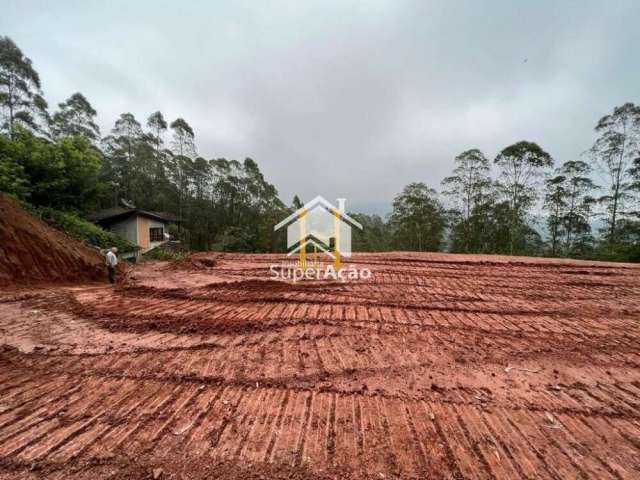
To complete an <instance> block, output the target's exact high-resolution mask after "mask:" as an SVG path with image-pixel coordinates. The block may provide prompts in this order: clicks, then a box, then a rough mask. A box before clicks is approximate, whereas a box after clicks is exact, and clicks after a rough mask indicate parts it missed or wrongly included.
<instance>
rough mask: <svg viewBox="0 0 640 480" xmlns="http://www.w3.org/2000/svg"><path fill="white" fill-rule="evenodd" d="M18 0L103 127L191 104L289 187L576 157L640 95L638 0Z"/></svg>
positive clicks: (190, 117) (207, 131) (40, 56)
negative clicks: (612, 113)
mask: <svg viewBox="0 0 640 480" xmlns="http://www.w3.org/2000/svg"><path fill="white" fill-rule="evenodd" d="M4 3H5V5H4V6H2V8H1V10H2V12H3V16H2V18H0V31H2V32H3V33H4V34H7V35H9V36H11V37H12V38H13V39H14V40H15V41H16V42H17V43H18V45H19V46H20V47H21V48H22V49H23V50H24V52H25V53H26V54H27V55H28V56H30V57H31V58H32V60H33V61H34V64H35V66H36V68H37V70H38V71H39V72H40V74H41V77H42V80H43V88H44V90H45V94H46V97H47V99H48V100H49V101H50V103H51V104H52V105H53V104H55V103H57V102H60V101H62V100H64V99H65V98H66V97H68V96H69V95H70V94H71V93H73V92H75V91H81V92H82V93H84V94H85V95H86V96H87V97H88V98H89V100H90V101H91V102H92V103H93V105H94V107H95V108H96V109H97V110H98V112H99V115H100V125H101V127H102V129H103V132H106V131H108V130H109V129H110V128H111V126H112V125H113V122H114V120H115V119H116V117H117V116H118V114H119V113H121V112H124V111H131V112H132V113H134V114H135V115H136V116H137V117H138V118H139V119H140V120H144V119H145V118H146V116H147V115H148V114H149V113H151V112H152V111H155V110H158V109H160V110H162V111H163V113H164V114H165V116H166V117H167V118H171V119H173V118H175V117H177V116H183V117H184V118H185V119H187V121H189V122H190V123H191V124H192V126H193V127H194V129H195V131H196V135H197V142H198V146H199V152H200V154H202V155H203V156H205V157H207V158H211V157H222V156H224V157H227V158H239V159H241V158H243V157H245V156H251V157H253V158H254V159H256V160H257V161H258V163H259V164H260V167H261V168H262V169H263V170H264V172H265V174H266V175H267V178H269V179H270V180H271V181H272V182H273V183H274V184H276V186H277V187H278V188H279V190H280V193H281V197H282V198H283V200H285V201H286V202H289V201H290V199H291V197H292V196H293V194H294V193H297V194H299V195H301V196H302V197H303V198H307V199H309V198H311V197H313V196H315V195H316V194H323V195H325V196H327V197H329V198H335V197H338V196H344V197H347V199H348V201H349V203H350V204H351V207H356V208H360V209H364V210H380V209H381V208H383V207H384V206H385V205H386V206H388V205H390V203H391V200H392V198H393V196H394V195H395V194H396V193H397V192H398V191H399V190H400V189H401V188H402V187H403V186H404V185H405V184H407V183H409V182H411V181H424V182H426V183H428V184H430V185H431V186H434V187H438V185H439V182H440V180H441V179H442V178H443V177H444V176H445V175H447V174H448V172H449V171H450V169H451V166H452V161H453V158H454V157H455V155H456V154H458V153H459V152H461V151H462V150H465V149H467V148H472V147H478V148H481V149H482V150H483V151H485V153H486V154H487V155H489V156H493V155H495V154H496V153H497V151H498V150H499V149H501V148H502V147H504V146H506V145H507V144H509V143H512V142H514V141H517V140H521V139H528V140H533V141H536V142H538V143H540V144H541V145H542V146H543V147H544V148H545V149H547V150H548V151H549V152H550V153H551V154H552V155H553V156H554V157H555V158H556V160H557V161H565V160H569V159H575V158H577V157H578V156H579V155H580V153H581V152H582V151H584V150H585V149H586V148H588V147H589V146H590V145H591V143H592V140H593V126H594V125H595V123H596V121H597V120H598V118H599V117H600V116H602V115H603V114H605V113H607V112H608V111H609V110H611V109H612V108H613V106H614V105H618V104H621V103H623V102H625V101H634V102H640V99H639V98H638V85H639V84H640V66H639V65H638V62H637V58H636V55H634V54H635V53H636V52H635V51H636V50H637V46H638V45H639V44H640V33H638V32H639V30H638V29H637V23H638V20H639V19H640V4H638V3H637V2H634V1H618V2H595V1H578V2H569V1H562V2H558V1H544V2H520V1H512V2H504V1H493V2H477V1H466V2H463V1H455V2H426V1H416V2H408V1H398V0H389V1H380V0H378V1H371V2H346V1H335V2H329V1H322V2H320V1H319V2H278V1H273V2H271V1H270V2H258V1H256V2H201V3H197V2H183V3H182V4H175V2H172V3H168V2H167V3H163V2H97V1H83V2H79V1H78V2H70V1H68V2H56V3H55V6H54V4H52V3H51V2H33V1H32V2H8V1H5V2H4Z"/></svg>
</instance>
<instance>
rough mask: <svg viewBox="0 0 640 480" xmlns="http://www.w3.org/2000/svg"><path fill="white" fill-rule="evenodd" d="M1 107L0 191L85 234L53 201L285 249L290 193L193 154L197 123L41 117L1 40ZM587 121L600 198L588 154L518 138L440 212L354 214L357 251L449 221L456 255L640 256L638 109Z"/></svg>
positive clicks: (460, 161) (198, 237) (404, 203)
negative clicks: (563, 154) (170, 218)
mask: <svg viewBox="0 0 640 480" xmlns="http://www.w3.org/2000/svg"><path fill="white" fill-rule="evenodd" d="M0 112H1V113H2V115H3V116H2V118H1V122H0V190H1V191H3V192H6V193H8V194H10V195H12V196H14V197H16V198H18V199H21V200H26V201H28V202H30V203H31V204H33V205H35V206H37V207H40V208H42V207H46V208H45V209H43V210H42V211H43V212H47V215H48V216H49V217H50V219H51V220H53V219H54V217H55V221H56V222H57V224H58V225H60V226H62V227H63V228H68V229H69V230H70V231H72V232H75V234H76V235H78V237H79V238H82V239H84V240H85V241H88V242H90V243H93V244H97V245H100V246H110V244H112V243H115V239H114V238H111V237H104V234H106V232H102V233H100V230H99V229H98V227H95V229H97V230H91V229H90V227H91V224H87V222H84V223H79V222H80V219H79V218H78V217H77V215H74V214H71V213H65V214H62V213H60V212H58V211H68V210H72V211H78V212H85V213H86V212H89V211H93V210H95V209H97V208H106V207H113V206H116V205H118V204H119V201H120V200H121V199H127V200H130V201H131V202H132V203H134V204H135V205H136V206H137V207H139V208H142V209H145V210H152V211H159V212H167V213H171V214H173V215H176V216H178V217H179V218H180V220H181V222H180V224H179V225H178V226H176V227H175V231H174V232H172V233H173V236H174V237H176V238H179V239H180V240H181V241H182V242H183V243H184V244H185V245H187V246H188V247H189V248H191V249H194V250H195V249H198V250H208V249H212V248H213V249H219V250H227V251H246V252H276V251H282V250H283V248H284V245H285V239H284V235H285V232H284V231H282V230H281V231H278V232H274V231H273V225H275V224H276V223H278V222H279V221H280V220H281V219H282V218H284V217H286V216H287V215H288V214H289V213H291V212H292V211H294V210H295V209H297V208H300V207H301V206H302V201H301V200H300V198H299V197H298V196H294V198H293V204H292V206H291V207H287V206H285V205H284V204H283V203H282V202H281V201H280V199H279V198H278V191H277V190H276V188H275V187H274V186H273V185H272V184H270V183H269V182H267V181H266V179H265V178H264V176H263V174H262V172H261V171H260V169H259V167H258V165H257V163H256V162H255V161H254V160H253V159H251V158H246V159H245V160H244V161H237V160H228V159H224V158H219V159H206V158H203V157H200V156H197V153H196V152H197V148H196V141H195V133H194V130H193V128H192V127H191V126H190V125H189V123H187V121H186V120H184V119H183V118H178V119H176V120H174V121H173V122H171V123H169V122H167V121H166V120H165V118H164V117H163V115H162V113H161V112H159V111H158V112H154V113H152V114H151V115H150V116H149V117H148V118H147V121H146V124H145V126H144V127H143V125H142V124H141V123H140V122H139V121H138V120H137V119H136V118H135V117H134V115H133V114H131V113H123V114H121V115H120V117H119V118H118V119H117V121H116V122H115V125H114V127H113V129H112V130H111V132H110V134H109V135H108V136H106V137H105V138H102V139H101V138H100V131H99V129H98V127H97V123H96V116H97V114H96V111H95V109H94V108H93V107H92V106H91V104H90V102H89V101H88V100H87V99H86V98H85V97H84V96H83V95H82V94H81V93H74V94H73V95H71V96H70V97H69V99H67V100H66V101H65V102H63V103H60V104H59V105H58V111H56V112H55V113H54V114H53V116H50V115H49V112H48V111H47V104H46V102H45V100H44V98H43V94H42V91H41V88H40V78H39V76H38V73H37V72H36V70H35V69H34V67H33V65H32V63H31V60H29V58H27V57H25V56H24V55H23V53H22V52H21V51H20V49H19V48H18V47H17V46H16V45H15V43H14V42H13V41H12V40H11V39H9V38H8V37H0ZM49 131H50V132H51V134H52V135H51V136H48V132H49ZM168 131H169V132H170V134H171V139H170V142H167V141H166V139H165V135H167V134H168ZM595 131H596V134H597V138H596V140H595V142H594V144H593V147H592V148H591V150H590V154H591V159H592V160H593V162H594V164H595V165H597V166H599V168H600V170H601V171H602V172H604V173H605V175H606V177H607V185H606V186H605V191H604V194H603V195H602V196H600V198H598V199H597V200H596V199H595V198H594V197H593V195H594V191H595V190H596V189H597V186H596V185H594V183H593V181H592V180H591V177H592V173H591V166H590V165H589V164H587V163H585V162H583V161H572V162H566V163H565V164H564V165H563V166H562V167H561V168H559V169H557V170H556V171H554V172H553V173H551V172H550V169H551V167H552V166H553V159H552V158H551V156H550V155H549V154H548V153H547V152H545V151H544V150H543V149H542V148H540V147H539V146H538V145H537V144H535V143H533V142H527V141H520V142H517V143H514V144H513V145H510V146H508V147H506V148H504V149H503V150H502V151H501V152H500V153H499V154H498V155H497V156H496V158H495V160H494V162H493V164H494V166H495V167H496V168H497V177H496V178H492V177H491V175H490V174H491V171H490V170H491V168H490V167H491V165H490V162H489V160H488V159H487V158H486V157H485V156H484V154H483V153H482V152H481V151H480V150H478V149H471V150H466V151H464V152H462V153H461V154H460V155H458V156H457V157H456V158H455V165H454V169H453V171H452V173H451V175H450V176H448V177H447V178H445V179H444V180H443V182H442V186H443V194H444V195H443V197H444V198H445V199H446V200H447V202H448V203H447V209H446V210H445V209H444V208H443V206H442V205H441V203H440V200H439V199H438V197H437V194H436V192H435V191H434V190H432V189H430V188H428V187H427V186H426V185H424V184H422V183H411V184H409V185H407V186H406V187H405V188H404V189H403V191H402V192H401V193H400V194H399V195H398V196H396V198H395V199H394V201H393V213H392V215H391V216H390V218H389V219H388V221H385V220H383V219H382V218H380V217H378V216H375V215H373V216H369V215H362V214H357V213H356V214H354V213H352V214H351V215H352V216H353V217H355V218H356V219H357V220H358V221H359V222H361V223H362V224H363V225H364V227H365V228H364V231H363V232H360V231H356V230H354V231H353V249H354V250H356V251H357V250H360V251H365V250H366V251H381V250H386V249H391V248H395V249H407V250H438V249H440V248H442V247H443V243H444V242H443V240H444V237H445V227H446V228H447V231H446V233H447V240H448V241H447V245H446V247H447V248H448V249H450V250H452V251H456V252H475V253H509V254H526V255H538V254H541V253H549V254H551V255H567V256H575V257H583V258H588V257H592V256H595V257H597V258H602V259H613V260H629V259H631V260H633V259H636V260H637V259H638V257H639V254H638V250H639V249H640V247H639V246H638V245H639V244H640V208H639V207H638V205H640V107H638V106H636V105H634V104H632V103H626V104H624V105H621V106H618V107H615V108H614V109H613V112H612V113H611V114H608V115H605V116H604V117H602V118H601V119H600V121H599V122H598V123H597V125H596V128H595ZM167 143H169V144H170V147H169V148H168V147H167V146H166V145H167ZM549 173H551V176H550V178H547V179H546V181H545V182H543V177H544V175H546V174H549ZM540 200H542V202H541V201H540ZM539 207H542V208H543V209H544V213H545V220H546V226H547V229H548V231H549V239H548V242H547V245H546V251H545V250H543V244H542V239H541V237H540V235H539V234H538V233H537V232H536V230H535V229H534V228H532V223H531V222H532V219H533V212H536V210H537V209H538V208H539ZM54 212H58V213H54ZM597 214H601V215H603V217H604V220H605V222H606V228H605V229H604V231H603V232H601V233H602V237H601V238H597V237H595V236H594V234H593V233H592V232H591V224H592V222H593V218H594V217H595V216H596V215H597Z"/></svg>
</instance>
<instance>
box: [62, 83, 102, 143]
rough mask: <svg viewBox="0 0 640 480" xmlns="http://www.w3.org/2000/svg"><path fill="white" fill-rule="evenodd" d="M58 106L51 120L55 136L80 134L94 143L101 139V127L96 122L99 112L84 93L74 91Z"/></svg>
mask: <svg viewBox="0 0 640 480" xmlns="http://www.w3.org/2000/svg"><path fill="white" fill-rule="evenodd" d="M58 108H59V110H58V111H57V112H56V113H54V114H53V117H52V121H51V132H52V134H53V136H54V138H64V137H72V136H75V135H80V136H83V137H85V138H87V139H88V140H89V141H91V142H92V143H94V144H95V143H96V142H98V141H99V140H100V128H99V127H98V125H97V124H96V122H95V118H96V115H97V112H96V111H95V109H94V108H93V107H92V106H91V103H89V101H88V100H87V99H86V97H85V96H84V95H82V94H81V93H79V92H77V93H74V94H73V95H71V96H70V97H69V98H68V99H67V100H66V101H65V102H63V103H59V104H58Z"/></svg>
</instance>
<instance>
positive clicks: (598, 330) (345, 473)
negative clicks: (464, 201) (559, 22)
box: [0, 253, 640, 480]
mask: <svg viewBox="0 0 640 480" xmlns="http://www.w3.org/2000/svg"><path fill="white" fill-rule="evenodd" d="M283 260H284V258H283V257H279V256H273V255H219V254H217V255H214V254H211V255H198V256H195V257H191V258H189V259H187V260H185V261H183V262H180V263H179V264H172V265H168V264H163V263H149V264H144V265H142V266H140V267H137V268H136V269H134V271H133V272H131V273H130V274H129V275H128V278H127V280H126V282H125V283H124V284H122V285H120V286H119V287H117V288H115V289H111V288H109V287H106V286H104V285H100V284H83V285H75V286H55V285H48V286H46V287H40V288H30V289H20V290H17V289H16V290H5V291H3V292H2V294H0V344H2V345H4V346H3V347H2V352H1V353H0V378H2V382H1V383H0V478H7V479H9V478H25V479H26V478H60V479H63V478H87V479H90V478H149V476H153V471H154V469H162V470H161V472H160V471H158V470H156V473H159V475H161V478H170V476H171V475H175V477H174V478H208V477H211V478H228V479H231V478H260V476H264V478H300V479H302V478H315V477H323V476H327V477H328V478H334V476H336V475H337V476H339V478H378V479H380V478H397V477H400V478H455V479H460V478H479V479H491V478H499V479H514V478H551V479H563V480H564V479H569V478H594V479H607V478H614V479H637V478H639V477H640V268H638V267H637V266H631V265H617V264H605V263H595V262H572V261H559V260H543V259H527V258H507V257H496V256H470V255H445V254H409V253H394V254H389V255H358V256H356V257H354V259H353V262H354V263H357V264H358V265H359V266H366V267H368V268H370V269H371V270H372V272H373V278H372V280H371V281H368V282H359V283H347V284H340V283H333V284H332V283H305V282H301V283H298V284H296V285H285V284H282V283H279V282H276V281H273V280H270V279H269V265H271V264H272V263H277V262H280V261H283Z"/></svg>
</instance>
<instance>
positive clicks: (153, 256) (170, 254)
mask: <svg viewBox="0 0 640 480" xmlns="http://www.w3.org/2000/svg"><path fill="white" fill-rule="evenodd" d="M188 254H189V252H187V251H180V250H171V249H168V248H163V247H162V246H159V247H156V248H154V249H152V250H149V251H148V252H146V253H144V254H143V255H142V257H143V258H144V259H145V260H161V261H169V262H172V261H175V260H180V259H181V258H184V257H186V256H187V255H188Z"/></svg>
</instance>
